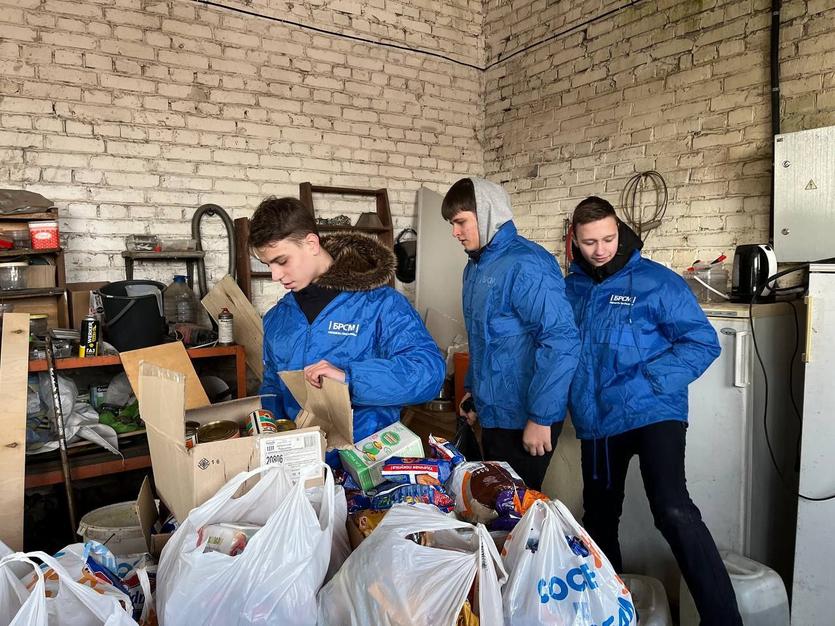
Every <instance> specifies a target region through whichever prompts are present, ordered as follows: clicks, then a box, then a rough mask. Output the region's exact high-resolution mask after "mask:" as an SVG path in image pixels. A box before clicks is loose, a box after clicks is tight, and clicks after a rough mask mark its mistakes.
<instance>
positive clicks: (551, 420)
mask: <svg viewBox="0 0 835 626" xmlns="http://www.w3.org/2000/svg"><path fill="white" fill-rule="evenodd" d="M564 419H565V415H563V416H562V417H553V416H551V417H528V420H529V421H531V422H534V423H535V424H539V425H540V426H551V425H553V424H556V423H557V422H561V421H563V420H564Z"/></svg>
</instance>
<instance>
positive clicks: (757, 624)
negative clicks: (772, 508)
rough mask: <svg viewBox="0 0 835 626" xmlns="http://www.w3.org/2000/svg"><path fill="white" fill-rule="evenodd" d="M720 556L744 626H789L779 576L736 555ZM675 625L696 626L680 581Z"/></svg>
mask: <svg viewBox="0 0 835 626" xmlns="http://www.w3.org/2000/svg"><path fill="white" fill-rule="evenodd" d="M721 554H722V562H723V563H724V564H725V569H727V570H728V575H729V576H730V577H731V584H732V585H733V588H734V593H735V594H736V603H737V605H738V606H739V614H740V615H741V616H742V623H743V624H744V626H789V598H788V595H787V594H786V586H785V584H784V583H783V579H782V578H780V575H779V574H778V573H777V572H775V571H774V570H773V569H771V568H770V567H767V566H765V565H763V564H762V563H757V562H756V561H752V560H751V559H748V558H745V557H744V556H740V555H739V554H734V553H733V552H722V553H721ZM679 623H680V624H681V626H698V624H699V613H698V611H696V605H695V604H694V603H693V596H691V595H690V590H689V589H688V588H687V585H686V584H685V583H684V579H683V578H682V580H681V603H680V611H679Z"/></svg>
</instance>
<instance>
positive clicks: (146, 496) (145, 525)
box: [134, 476, 159, 552]
mask: <svg viewBox="0 0 835 626" xmlns="http://www.w3.org/2000/svg"><path fill="white" fill-rule="evenodd" d="M134 507H135V509H136V517H138V518H139V527H140V528H141V529H142V534H143V535H144V536H145V545H146V546H148V552H150V551H151V531H152V530H153V528H154V524H155V523H156V521H157V517H158V516H159V511H157V503H156V502H155V501H154V494H153V492H152V491H151V481H150V480H148V477H147V476H146V477H145V479H144V480H143V481H142V487H141V488H140V489H139V497H138V498H137V499H136V504H134Z"/></svg>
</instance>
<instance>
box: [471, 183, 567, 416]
mask: <svg viewBox="0 0 835 626" xmlns="http://www.w3.org/2000/svg"><path fill="white" fill-rule="evenodd" d="M471 180H472V181H473V187H474V191H475V199H476V217H477V218H478V226H479V237H480V241H482V242H485V241H486V242H488V243H487V245H486V246H484V247H482V248H481V249H480V250H479V251H477V252H474V253H471V254H470V261H469V263H467V266H466V267H465V268H464V285H463V300H464V302H463V305H464V320H465V322H466V326H467V334H468V338H469V344H470V366H469V369H468V371H467V380H466V383H465V386H466V388H467V389H468V390H469V391H470V392H471V393H472V394H473V398H474V401H475V407H476V411H477V413H478V420H479V422H480V423H481V425H482V426H484V427H486V428H507V429H516V430H518V429H523V428H524V427H525V425H526V424H527V422H528V420H531V421H534V422H536V423H537V424H541V425H545V426H548V425H551V424H553V423H555V422H559V421H562V420H563V419H564V418H565V414H566V403H567V400H568V389H569V385H570V383H571V377H572V376H573V374H574V368H575V367H576V366H577V358H578V353H579V342H578V335H577V328H576V326H575V325H574V317H573V315H572V312H571V307H570V306H569V304H568V301H567V300H566V298H565V284H564V282H563V277H562V273H561V272H560V268H559V264H558V263H557V261H556V260H555V259H554V257H553V256H552V255H551V254H550V253H548V252H547V251H546V250H545V248H543V247H542V246H540V245H537V244H535V243H533V242H531V241H528V240H527V239H525V238H524V237H522V236H521V235H519V234H518V233H517V232H516V226H515V225H514V224H513V222H512V221H511V220H512V219H513V215H512V213H511V210H510V197H509V196H508V194H507V192H506V191H505V190H504V189H503V188H502V187H500V186H499V185H496V184H495V183H491V182H489V181H487V180H483V179H479V178H473V179H471Z"/></svg>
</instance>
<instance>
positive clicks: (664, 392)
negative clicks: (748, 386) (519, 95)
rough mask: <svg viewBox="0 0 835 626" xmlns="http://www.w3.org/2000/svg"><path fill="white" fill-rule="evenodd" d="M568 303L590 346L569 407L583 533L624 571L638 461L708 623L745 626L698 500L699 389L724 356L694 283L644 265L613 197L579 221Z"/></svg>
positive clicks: (659, 521)
mask: <svg viewBox="0 0 835 626" xmlns="http://www.w3.org/2000/svg"><path fill="white" fill-rule="evenodd" d="M572 225H573V229H574V240H573V247H574V258H575V261H574V263H572V264H571V271H570V273H569V275H568V277H567V278H566V295H567V296H568V300H569V301H570V302H571V306H572V307H573V308H574V316H575V318H576V320H577V326H578V328H579V329H580V338H581V342H582V347H581V352H580V364H579V365H578V367H577V372H576V374H575V376H574V381H573V383H572V385H571V395H570V400H569V410H570V411H571V419H572V422H573V424H574V427H575V428H576V430H577V436H578V438H579V439H580V440H581V464H582V470H583V482H584V487H583V505H584V509H585V515H584V517H583V525H584V526H585V528H586V530H588V532H589V533H590V534H591V536H592V538H593V539H594V540H595V541H596V542H597V544H598V545H599V546H600V548H601V549H602V550H603V552H604V553H605V554H606V556H607V557H608V558H609V560H610V561H611V563H612V565H613V566H614V568H615V570H616V571H618V572H621V571H623V563H622V560H621V553H620V544H619V542H618V524H619V522H620V515H621V512H622V510H623V498H624V485H625V481H626V473H627V470H628V468H629V460H630V459H631V458H632V456H633V455H637V456H638V458H639V460H640V468H641V477H642V478H643V482H644V488H645V490H646V494H647V498H648V500H649V504H650V509H651V510H652V515H653V518H654V520H655V526H656V527H657V528H658V530H660V531H661V533H662V534H663V535H664V538H665V539H666V540H667V542H668V543H669V544H670V547H671V548H672V551H673V554H674V555H675V557H676V560H677V561H678V564H679V568H680V569H681V573H682V575H683V576H684V580H685V581H686V582H687V586H688V587H689V588H690V591H691V593H692V594H693V599H694V601H695V603H696V607H697V608H698V610H699V614H700V616H701V620H702V624H705V625H710V626H725V625H729V626H730V625H733V626H737V625H741V624H742V620H741V618H740V616H739V611H738V609H737V605H736V598H735V596H734V591H733V588H732V587H731V582H730V578H729V577H728V574H727V571H726V570H725V567H724V565H723V564H722V559H721V558H720V556H719V552H718V551H717V549H716V544H715V543H714V541H713V538H712V537H711V535H710V531H708V529H707V527H706V526H705V524H704V522H703V521H702V517H701V514H700V513H699V509H698V508H697V507H696V505H695V504H693V501H692V500H691V499H690V496H689V494H688V492H687V486H686V483H685V476H684V443H685V433H686V430H687V386H688V385H689V384H690V383H691V382H693V381H694V380H696V379H697V378H698V377H699V376H701V375H702V373H704V371H705V370H706V369H707V368H708V366H709V365H710V364H711V363H712V362H713V360H714V359H715V358H716V357H717V356H718V355H719V342H718V341H717V339H716V332H715V331H714V330H713V327H712V326H711V325H710V324H709V323H708V321H707V318H706V317H705V315H704V313H703V312H702V310H701V308H700V307H699V305H698V304H697V302H696V298H695V297H694V296H693V293H692V292H691V291H690V288H689V287H688V286H687V284H686V283H685V282H684V280H683V279H682V278H681V277H680V276H678V275H677V274H676V273H674V272H673V271H671V270H669V269H667V268H665V267H664V266H662V265H659V264H658V263H654V262H653V261H650V260H648V259H645V258H643V257H641V253H640V250H641V247H642V246H643V243H642V242H641V240H640V239H639V238H638V237H637V235H635V233H634V232H632V230H630V228H629V227H628V226H626V225H625V224H623V223H622V222H620V221H619V220H618V219H617V216H616V215H615V210H614V208H613V207H612V205H611V204H609V203H608V202H607V201H606V200H603V199H601V198H598V197H594V196H592V197H590V198H586V199H585V200H583V201H582V202H581V203H580V204H579V205H577V208H576V209H575V211H574V215H573V217H572Z"/></svg>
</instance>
